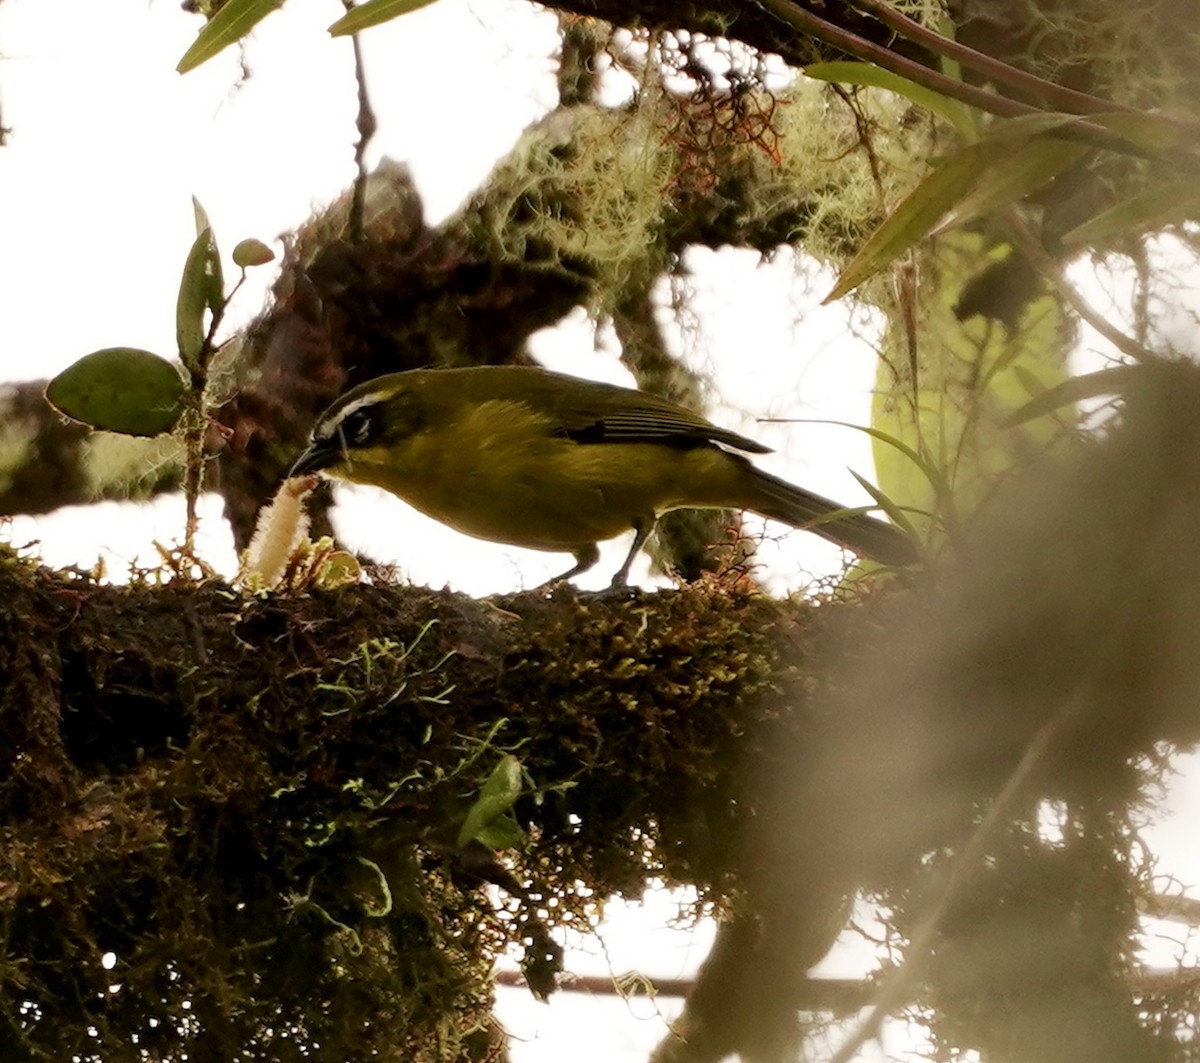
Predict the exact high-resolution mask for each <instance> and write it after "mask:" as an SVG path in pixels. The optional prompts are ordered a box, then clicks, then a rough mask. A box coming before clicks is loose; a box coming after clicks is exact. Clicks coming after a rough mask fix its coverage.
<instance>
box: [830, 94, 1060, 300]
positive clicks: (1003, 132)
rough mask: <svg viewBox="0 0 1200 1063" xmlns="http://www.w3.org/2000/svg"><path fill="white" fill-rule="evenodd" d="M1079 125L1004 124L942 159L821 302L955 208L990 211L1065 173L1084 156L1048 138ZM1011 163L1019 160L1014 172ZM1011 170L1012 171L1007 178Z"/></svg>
mask: <svg viewBox="0 0 1200 1063" xmlns="http://www.w3.org/2000/svg"><path fill="white" fill-rule="evenodd" d="M1078 121H1080V119H1078V118H1077V117H1076V116H1075V115H1069V114H1058V113H1045V114H1030V115H1022V116H1021V117H1019V118H1011V119H1006V120H1005V121H1004V122H1002V123H999V124H998V125H996V126H995V127H994V128H992V129H991V130H989V131H988V133H987V135H986V136H985V137H983V138H982V139H980V140H978V141H976V142H975V143H974V144H968V145H967V146H966V147H965V148H963V149H962V150H961V151H959V152H957V153H955V154H954V155H951V156H949V157H948V158H946V159H943V160H942V162H941V163H940V164H939V165H938V167H937V168H936V169H935V170H934V171H933V172H932V173H931V174H929V176H928V177H926V178H925V179H924V180H923V181H922V182H921V183H920V184H919V185H917V187H916V188H914V189H913V190H912V191H911V192H910V193H909V194H908V195H907V196H906V197H905V198H904V200H903V201H902V202H901V203H900V205H899V206H898V207H896V209H895V210H894V211H892V213H891V214H889V215H888V216H887V218H885V219H884V221H883V223H882V224H881V225H880V226H879V228H878V229H876V230H875V231H874V232H873V233H872V234H871V235H870V236H869V237H868V238H867V240H866V242H865V243H864V244H863V246H862V247H861V248H859V251H858V254H857V255H855V256H854V258H853V259H852V260H851V261H850V264H849V265H848V266H846V268H845V270H843V271H842V275H841V276H840V277H839V278H838V281H837V283H836V284H835V285H834V287H833V291H831V292H830V293H829V294H828V295H827V296H826V297H825V299H824V302H826V303H830V302H833V301H834V300H835V299H840V298H841V297H842V296H843V295H846V294H847V293H849V292H852V291H853V290H854V289H855V288H857V287H858V286H859V285H860V284H862V282H863V281H865V280H867V279H868V278H869V277H872V276H874V275H875V274H876V273H878V272H880V270H882V269H884V268H885V267H886V266H888V265H889V264H890V263H891V262H893V261H894V260H895V259H896V258H898V257H899V256H900V255H902V254H904V252H905V251H907V250H908V249H909V248H910V247H912V246H913V245H914V244H916V243H918V242H919V241H920V240H922V239H924V238H925V237H926V236H928V235H929V234H930V233H931V232H933V231H934V230H935V229H936V228H937V227H938V223H939V222H940V221H941V220H942V219H943V218H944V217H945V215H946V214H947V213H948V212H949V211H950V210H952V209H953V208H955V207H956V206H959V205H961V204H963V203H967V204H968V207H969V209H970V211H971V213H972V215H975V214H978V213H980V212H981V211H982V210H985V209H986V210H994V209H996V207H997V206H999V205H1001V204H1002V203H1003V202H1005V201H1008V202H1011V201H1012V199H1015V198H1017V197H1019V196H1023V195H1027V194H1028V193H1029V192H1031V191H1033V189H1035V188H1037V187H1038V184H1037V183H1035V180H1034V179H1035V178H1037V177H1038V176H1039V175H1041V174H1045V173H1049V174H1050V175H1051V176H1053V174H1055V173H1057V172H1059V171H1060V170H1062V169H1065V167H1066V166H1069V165H1070V164H1071V163H1072V162H1074V161H1075V160H1076V159H1077V158H1078V157H1079V155H1080V154H1082V151H1080V152H1079V153H1078V154H1076V152H1075V148H1074V146H1073V145H1071V144H1068V143H1067V142H1065V141H1063V140H1062V139H1061V138H1055V137H1052V136H1050V134H1052V133H1055V132H1061V131H1062V129H1063V128H1064V127H1066V126H1069V125H1071V124H1072V123H1076V122H1078ZM1039 142H1041V143H1047V144H1050V145H1052V146H1049V147H1042V148H1038V149H1036V150H1030V151H1029V152H1028V154H1027V155H1024V156H1023V159H1022V153H1024V152H1025V150H1026V149H1027V148H1029V147H1030V145H1031V144H1033V143H1039ZM1014 159H1022V161H1020V162H1019V163H1018V165H1017V166H1015V167H1014V166H1013V161H1014ZM1010 168H1011V169H1013V170H1014V172H1012V173H1011V174H1010V173H1008V171H1009V169H1010ZM993 171H995V172H994V173H993ZM1045 179H1046V178H1043V181H1042V183H1044V180H1045ZM985 181H986V182H987V184H986V187H985ZM979 188H982V189H983V191H981V192H979V193H977V194H978V197H979V198H978V200H975V201H974V205H973V206H972V205H971V204H972V197H973V196H974V195H975V194H976V190H977V189H979ZM1005 197H1007V200H1006V198H1005Z"/></svg>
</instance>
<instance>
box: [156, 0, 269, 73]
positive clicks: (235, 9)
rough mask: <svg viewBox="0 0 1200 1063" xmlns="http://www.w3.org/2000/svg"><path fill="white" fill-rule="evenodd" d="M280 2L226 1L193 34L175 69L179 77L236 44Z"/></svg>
mask: <svg viewBox="0 0 1200 1063" xmlns="http://www.w3.org/2000/svg"><path fill="white" fill-rule="evenodd" d="M282 3H283V0H229V2H228V3H227V4H225V6H224V7H222V8H221V10H220V11H218V12H217V13H216V14H215V15H213V17H212V18H211V19H209V20H208V22H207V23H206V24H205V26H204V28H203V29H202V30H201V31H200V32H199V33H198V34H197V35H196V39H195V40H194V41H193V42H192V46H191V47H190V48H189V49H188V50H187V51H186V52H184V53H183V58H182V59H180V60H179V65H178V66H176V67H175V69H176V70H178V71H179V73H181V74H186V73H187V72H188V71H189V70H195V68H196V67H198V66H199V65H200V64H201V63H205V62H207V61H208V60H209V59H211V58H212V57H213V56H214V55H216V54H217V53H218V52H223V51H224V50H225V49H226V48H228V47H229V45H231V44H234V43H236V42H237V41H240V40H241V39H242V38H243V37H245V36H246V34H248V33H249V32H250V31H251V30H252V29H254V27H255V26H257V25H258V24H259V23H260V22H261V21H262V20H263V19H264V18H266V17H267V16H268V15H269V14H270V13H271V12H272V11H274V10H275V9H276V8H277V7H279V6H281V5H282Z"/></svg>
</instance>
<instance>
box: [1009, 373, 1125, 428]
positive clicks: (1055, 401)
mask: <svg viewBox="0 0 1200 1063" xmlns="http://www.w3.org/2000/svg"><path fill="white" fill-rule="evenodd" d="M1145 375H1146V370H1145V367H1144V366H1140V365H1118V366H1114V367H1113V368H1112V369H1099V370H1097V371H1096V372H1094V373H1085V374H1084V375H1083V376H1073V377H1068V378H1067V379H1066V380H1064V381H1062V382H1061V383H1059V384H1056V385H1055V386H1054V387H1051V388H1047V389H1046V390H1045V391H1043V392H1041V393H1040V394H1038V395H1035V396H1034V397H1033V398H1032V399H1030V400H1029V401H1028V402H1027V403H1025V405H1024V406H1022V407H1021V408H1020V409H1018V410H1014V411H1013V412H1012V413H1011V414H1009V416H1008V417H1007V418H1006V419H1005V424H1006V425H1007V426H1009V427H1012V426H1015V425H1019V424H1024V423H1025V422H1026V421H1032V420H1033V419H1034V418H1035V417H1041V416H1042V415H1043V414H1048V413H1054V412H1055V411H1056V410H1060V409H1062V407H1064V406H1073V405H1074V404H1075V403H1077V402H1083V401H1084V400H1085V399H1094V398H1097V397H1098V396H1100V395H1125V394H1128V392H1129V390H1130V389H1131V387H1133V386H1136V385H1137V384H1138V383H1140V382H1141V380H1142V378H1143V377H1144V376H1145Z"/></svg>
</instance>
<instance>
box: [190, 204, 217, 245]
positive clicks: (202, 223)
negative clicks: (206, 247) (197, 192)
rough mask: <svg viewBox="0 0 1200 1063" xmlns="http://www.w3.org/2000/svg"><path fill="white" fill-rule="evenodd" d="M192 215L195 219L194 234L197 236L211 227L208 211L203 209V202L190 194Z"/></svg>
mask: <svg viewBox="0 0 1200 1063" xmlns="http://www.w3.org/2000/svg"><path fill="white" fill-rule="evenodd" d="M192 215H193V216H194V217H195V220H196V235H197V236H199V235H200V234H201V233H202V232H204V230H205V229H211V228H212V222H211V221H209V220H208V211H206V210H205V209H204V204H203V203H201V202H200V200H198V199H197V198H196V197H195V196H192Z"/></svg>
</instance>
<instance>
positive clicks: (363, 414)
mask: <svg viewBox="0 0 1200 1063" xmlns="http://www.w3.org/2000/svg"><path fill="white" fill-rule="evenodd" d="M338 428H339V429H340V431H341V433H342V438H343V439H344V440H345V441H346V444H347V445H348V446H352V447H365V446H367V444H369V443H370V442H371V441H372V439H374V437H375V434H376V431H377V430H378V428H379V421H378V419H377V418H376V417H375V409H374V407H372V406H363V407H361V408H360V409H357V410H355V411H354V412H353V413H350V414H348V415H347V416H346V417H345V418H344V419H343V420H342V423H341V424H340V425H338Z"/></svg>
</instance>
